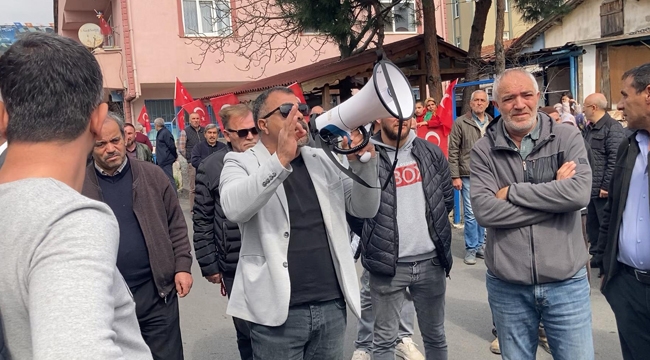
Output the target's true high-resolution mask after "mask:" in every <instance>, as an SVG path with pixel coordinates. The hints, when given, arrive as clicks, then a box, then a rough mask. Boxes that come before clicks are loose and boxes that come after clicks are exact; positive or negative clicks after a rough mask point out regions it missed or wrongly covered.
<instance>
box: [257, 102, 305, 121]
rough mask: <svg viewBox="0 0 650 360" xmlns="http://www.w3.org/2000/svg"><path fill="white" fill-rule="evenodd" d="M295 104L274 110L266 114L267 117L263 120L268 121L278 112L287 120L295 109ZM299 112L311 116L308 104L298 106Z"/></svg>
mask: <svg viewBox="0 0 650 360" xmlns="http://www.w3.org/2000/svg"><path fill="white" fill-rule="evenodd" d="M293 105H294V104H290V103H287V104H282V105H280V106H278V107H277V108H275V109H273V111H271V112H270V113H268V114H266V115H265V116H262V119H268V118H269V117H270V116H271V115H273V113H275V112H276V111H278V110H280V115H282V117H283V118H285V119H286V118H287V116H289V113H290V112H291V109H292V108H293ZM298 112H300V113H301V114H302V115H303V116H309V106H308V105H307V104H298Z"/></svg>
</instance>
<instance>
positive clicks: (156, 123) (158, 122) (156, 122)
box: [153, 118, 165, 126]
mask: <svg viewBox="0 0 650 360" xmlns="http://www.w3.org/2000/svg"><path fill="white" fill-rule="evenodd" d="M153 124H154V126H165V119H163V118H156V120H154V121H153Z"/></svg>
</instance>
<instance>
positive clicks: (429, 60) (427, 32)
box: [420, 0, 442, 102]
mask: <svg viewBox="0 0 650 360" xmlns="http://www.w3.org/2000/svg"><path fill="white" fill-rule="evenodd" d="M422 14H423V20H424V52H425V62H426V66H427V85H429V89H430V90H431V96H433V98H434V99H436V101H438V102H440V100H441V99H442V77H441V76H440V54H439V53H438V32H437V29H436V9H435V5H434V2H433V0H423V1H422ZM420 93H421V94H424V93H425V92H424V89H420Z"/></svg>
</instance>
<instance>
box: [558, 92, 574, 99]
mask: <svg viewBox="0 0 650 360" xmlns="http://www.w3.org/2000/svg"><path fill="white" fill-rule="evenodd" d="M565 96H566V97H568V98H569V99H572V100H573V95H572V94H571V92H570V91H565V92H563V93H562V95H561V96H560V99H562V98H563V97H565Z"/></svg>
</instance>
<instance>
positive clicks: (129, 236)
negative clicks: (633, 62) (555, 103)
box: [0, 34, 650, 360]
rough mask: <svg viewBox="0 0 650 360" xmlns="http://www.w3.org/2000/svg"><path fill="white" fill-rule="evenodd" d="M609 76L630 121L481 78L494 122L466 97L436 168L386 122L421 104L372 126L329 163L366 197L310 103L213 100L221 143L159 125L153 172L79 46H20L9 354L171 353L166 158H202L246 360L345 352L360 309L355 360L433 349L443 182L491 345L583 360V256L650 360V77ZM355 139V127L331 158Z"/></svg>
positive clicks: (642, 72) (173, 314) (12, 53)
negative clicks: (487, 319) (456, 197)
mask: <svg viewBox="0 0 650 360" xmlns="http://www.w3.org/2000/svg"><path fill="white" fill-rule="evenodd" d="M622 81H623V82H622V84H623V85H622V88H623V90H622V92H621V95H622V98H621V100H620V102H619V103H618V104H617V108H618V109H619V110H621V111H623V113H624V115H625V118H626V120H627V124H628V129H627V130H626V129H624V128H623V127H622V126H621V125H620V124H619V123H618V122H617V121H616V120H614V119H612V118H611V117H610V116H609V115H608V114H607V109H608V104H607V100H606V98H605V97H604V95H602V94H592V95H590V96H588V97H586V98H585V100H584V104H583V106H582V107H581V109H580V111H584V114H578V113H576V110H575V109H576V108H577V106H573V107H572V106H571V100H570V99H569V98H567V99H566V100H564V99H563V100H564V102H565V105H563V106H562V109H558V110H557V114H556V115H553V111H550V110H549V111H548V112H549V113H550V114H549V113H547V112H542V111H540V110H539V109H538V103H539V100H540V92H539V89H538V85H537V81H536V80H535V78H534V77H533V76H532V75H531V74H530V73H529V72H527V71H525V70H521V69H511V70H507V71H506V72H504V73H503V74H501V75H499V76H498V77H497V78H496V79H495V82H494V86H493V97H494V105H495V107H496V108H497V109H498V110H499V112H500V114H501V116H500V117H499V118H497V119H492V117H490V115H489V114H487V113H486V108H487V106H488V97H487V94H486V93H485V92H483V91H480V90H479V91H476V92H474V93H473V94H472V96H471V99H470V107H471V111H470V112H469V113H468V114H466V115H463V116H461V117H459V118H458V119H456V121H455V123H454V125H453V128H452V131H451V134H450V139H449V158H448V159H447V158H446V157H445V155H444V154H443V152H442V151H441V149H440V148H439V147H437V146H435V145H433V144H431V143H429V142H427V141H425V140H423V139H420V138H418V137H417V136H416V135H415V132H414V131H400V127H402V128H403V129H407V130H408V129H411V128H413V127H417V126H418V125H420V126H424V125H427V124H428V123H429V122H431V121H435V120H436V118H435V106H436V103H435V101H433V102H432V101H429V99H427V100H426V101H425V103H424V104H423V103H419V105H418V106H419V109H418V112H417V113H416V117H418V118H414V119H411V120H406V121H399V120H398V119H395V118H383V119H378V120H376V121H373V122H372V124H371V125H370V130H371V131H370V132H371V133H372V138H371V141H370V142H369V143H368V144H367V145H365V147H363V148H362V149H361V150H358V151H356V152H355V153H352V154H349V155H347V156H345V158H342V159H341V160H342V162H343V163H345V164H347V165H348V166H349V169H350V171H352V172H353V173H354V174H355V175H356V176H358V177H360V178H361V179H362V180H363V181H364V182H365V183H367V184H370V186H364V185H363V184H361V183H360V182H357V181H353V180H352V179H351V178H350V177H348V176H347V175H346V174H345V173H344V172H342V171H340V170H339V168H338V167H337V166H336V164H334V163H333V162H332V161H331V160H330V159H329V158H328V156H327V155H326V154H325V152H324V151H323V150H322V149H319V148H317V147H314V146H311V145H313V144H314V142H313V139H312V138H311V136H312V135H311V134H310V131H309V125H308V122H309V116H310V114H312V113H313V114H319V113H322V111H323V110H322V109H313V110H312V111H311V112H310V109H309V107H308V106H307V105H306V104H301V103H300V102H299V101H298V99H297V98H296V96H295V95H294V93H293V92H292V91H291V90H290V89H288V88H284V87H276V88H271V89H269V90H266V91H264V92H263V93H262V94H261V95H260V96H259V97H258V98H257V99H255V100H254V102H253V104H252V108H249V107H247V106H246V105H243V104H240V105H235V106H230V107H225V108H224V109H222V110H221V112H220V113H219V116H220V118H221V119H222V122H223V129H221V130H222V132H223V135H224V137H225V140H226V142H227V145H225V144H223V143H221V142H218V141H217V138H218V129H217V128H216V126H207V127H205V128H202V127H200V125H199V117H198V115H197V114H191V115H190V126H189V127H188V128H187V129H186V130H185V131H184V132H183V133H182V134H181V141H180V142H179V149H178V150H177V148H176V144H175V141H174V138H173V136H172V134H171V133H170V132H169V130H167V129H166V128H165V126H164V120H163V119H156V120H155V121H154V125H155V127H156V130H158V132H157V136H156V148H155V153H156V163H157V165H156V164H153V163H152V153H151V150H150V148H149V146H150V144H149V145H147V144H146V141H144V139H140V140H138V134H141V131H140V130H139V129H137V128H136V127H134V126H133V125H131V124H128V123H127V124H125V123H124V121H123V120H122V119H121V118H120V116H119V115H117V114H114V113H111V112H108V111H107V105H106V104H104V103H102V99H103V95H102V74H101V69H100V67H99V65H98V63H97V62H96V60H95V59H94V57H93V56H92V54H90V53H89V52H88V51H87V50H86V49H85V48H84V47H83V46H82V45H80V44H78V43H76V42H74V41H73V40H70V39H67V38H63V37H59V36H56V35H50V34H30V35H27V36H25V37H24V38H22V39H21V40H19V41H18V42H16V43H15V44H14V45H12V47H11V48H10V49H9V50H8V51H7V52H6V53H5V54H4V55H3V56H2V57H0V96H1V101H0V203H1V204H2V206H0V218H2V219H3V222H2V224H1V225H0V232H1V233H2V234H3V235H2V237H0V248H2V249H3V261H2V262H0V271H2V273H3V274H4V276H3V277H1V278H0V294H1V295H0V314H1V316H0V321H1V322H2V323H1V325H2V326H0V330H1V331H2V332H0V359H3V360H4V359H32V358H35V359H75V358H84V359H87V358H93V359H94V358H97V359H152V358H153V359H182V358H183V346H182V338H181V331H180V325H179V311H178V297H185V296H187V295H188V294H189V292H190V290H191V288H192V284H193V277H192V275H191V265H192V254H191V241H190V239H189V237H188V230H187V226H186V223H185V218H184V216H183V213H182V210H181V207H180V203H179V200H178V197H177V193H176V192H177V185H176V182H175V180H174V178H173V173H172V164H173V163H174V162H175V161H176V160H177V157H178V153H179V152H180V154H181V155H182V156H184V157H186V158H188V159H189V160H190V165H189V166H190V167H191V169H192V170H191V171H192V172H191V173H190V174H191V175H190V176H191V178H192V181H191V182H192V183H193V191H192V192H191V193H192V194H193V197H192V213H193V215H192V221H193V227H194V238H193V241H192V243H193V245H194V250H195V256H196V259H197V261H198V263H199V265H200V268H201V275H202V276H203V277H205V278H206V280H207V281H209V282H211V283H213V284H216V285H220V286H222V289H223V294H224V295H227V296H228V297H229V302H228V308H227V313H228V314H229V315H231V316H232V317H233V322H234V327H235V331H236V333H237V346H238V349H239V352H240V356H241V358H242V359H262V360H266V359H269V360H276V359H328V360H329V359H342V358H343V356H344V353H343V351H344V340H345V339H344V336H345V329H346V326H347V312H348V311H351V312H352V313H353V314H354V315H355V316H356V317H358V318H359V323H358V339H357V341H356V342H355V346H356V351H355V352H354V354H353V359H354V360H363V359H376V360H378V359H379V360H380V359H391V360H392V359H394V358H395V356H398V357H400V358H402V359H424V358H426V359H428V360H431V359H447V356H448V355H447V352H448V346H447V341H446V336H445V329H444V324H445V292H446V279H447V278H448V277H449V274H450V271H451V269H452V263H453V257H452V254H451V239H452V236H451V226H450V223H449V217H448V215H449V213H450V212H451V211H452V210H453V192H454V189H456V190H458V191H460V192H461V194H462V199H463V201H462V204H463V211H464V220H465V229H464V235H465V248H466V252H465V256H464V262H465V264H468V265H474V264H476V263H477V258H479V259H480V258H484V259H485V264H486V266H487V273H486V286H487V290H488V301H489V304H490V309H491V312H492V319H493V326H494V332H495V334H496V335H497V336H498V338H497V340H495V343H493V344H492V347H491V348H492V349H493V351H494V352H498V353H500V354H501V356H502V358H504V359H513V360H520V359H524V360H526V359H534V358H535V353H536V349H537V346H538V343H539V341H540V337H541V338H543V339H544V341H547V344H548V345H547V346H548V349H549V351H550V352H551V354H552V355H553V357H554V358H555V359H572V360H575V359H577V360H582V359H584V360H589V359H594V347H593V339H592V328H591V304H590V298H589V296H590V285H589V278H588V268H589V267H594V268H599V269H600V276H602V278H603V281H602V286H601V291H602V292H603V294H604V295H605V297H606V298H607V300H608V302H609V303H610V305H611V307H612V310H613V311H614V314H615V317H616V321H617V326H618V332H619V337H620V343H621V349H622V354H623V358H624V359H625V360H632V359H643V358H645V356H646V354H647V353H648V352H650V335H648V334H647V332H646V331H645V330H647V328H648V326H649V325H650V309H649V308H648V303H647V300H646V299H647V293H648V291H650V241H648V234H650V225H649V224H650V198H649V195H650V194H648V191H650V187H649V185H648V149H649V146H650V145H649V143H650V140H649V131H650V64H646V65H642V66H639V67H636V68H634V69H631V70H629V71H627V72H626V73H625V74H624V75H623V78H622ZM574 102H575V101H574ZM424 105H426V106H427V109H428V112H427V113H425V111H424ZM574 105H577V104H574ZM572 109H573V110H572ZM572 111H573V113H571V112H572ZM560 112H563V114H560ZM428 113H432V115H429V116H427V114H428ZM195 115H196V116H195ZM565 115H570V116H573V119H574V120H573V121H565V120H566V119H567V116H565ZM579 116H583V117H584V121H585V124H584V128H583V129H581V128H580V125H579V123H581V121H576V118H579ZM569 120H570V118H569ZM399 134H401V137H400V135H399ZM5 139H6V141H5ZM362 141H363V136H362V135H361V133H360V132H358V131H355V132H353V133H352V134H350V136H349V137H346V138H344V139H343V141H342V143H341V145H342V147H343V148H353V147H356V146H357V145H358V144H361V142H362ZM7 145H8V146H7ZM365 153H369V154H370V155H371V156H370V160H369V161H368V162H362V161H360V160H359V158H360V156H361V155H363V154H365ZM88 154H91V160H90V161H88ZM395 158H397V163H396V165H395V166H394V165H393V159H395ZM194 171H195V172H196V174H195V176H194V175H193V174H194V173H193V172H194ZM383 184H387V186H385V187H382V186H381V185H383ZM585 208H586V224H585V228H586V229H583V222H582V213H581V211H582V210H583V209H585ZM350 232H353V233H354V234H356V236H357V237H358V238H359V239H358V246H351V242H350V240H351V239H350ZM585 233H586V236H585ZM357 258H360V259H361V263H362V265H363V268H364V270H363V274H361V287H359V276H358V275H357V272H356V269H355V259H357ZM415 319H417V321H418V325H419V329H420V332H421V334H422V339H423V343H424V349H423V352H424V354H422V353H421V352H420V351H419V350H418V349H417V348H416V347H415V344H414V343H413V341H412V339H411V336H412V334H413V328H414V321H415ZM486 325H487V324H486ZM495 344H496V345H495Z"/></svg>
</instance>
